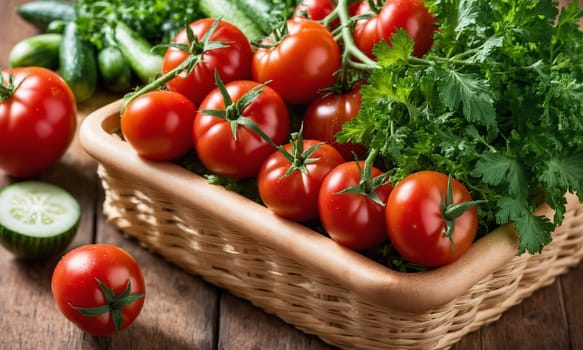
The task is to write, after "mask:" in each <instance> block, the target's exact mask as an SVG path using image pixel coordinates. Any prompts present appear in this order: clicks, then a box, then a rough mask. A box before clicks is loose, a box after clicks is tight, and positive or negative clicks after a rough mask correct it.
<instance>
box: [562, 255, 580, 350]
mask: <svg viewBox="0 0 583 350" xmlns="http://www.w3.org/2000/svg"><path fill="white" fill-rule="evenodd" d="M560 281H561V286H562V292H563V296H564V300H565V302H564V309H565V313H566V318H567V324H568V326H567V330H568V333H569V342H570V346H571V349H583V264H579V265H578V266H576V267H575V268H573V269H572V270H571V271H570V272H569V274H567V275H565V276H562V277H561V279H560Z"/></svg>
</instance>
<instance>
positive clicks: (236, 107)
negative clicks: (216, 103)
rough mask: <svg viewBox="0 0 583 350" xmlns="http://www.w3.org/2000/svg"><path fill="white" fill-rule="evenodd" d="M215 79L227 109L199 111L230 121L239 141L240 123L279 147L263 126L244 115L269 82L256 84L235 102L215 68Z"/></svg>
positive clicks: (234, 134)
mask: <svg viewBox="0 0 583 350" xmlns="http://www.w3.org/2000/svg"><path fill="white" fill-rule="evenodd" d="M215 81H216V83H217V88H218V89H219V91H220V92H221V95H222V96H223V101H224V103H225V109H203V110H200V111H199V113H204V114H208V115H211V116H213V117H217V118H221V119H224V120H226V121H227V122H229V124H231V132H232V133H233V140H235V141H237V128H239V126H240V125H243V126H246V127H248V128H249V129H251V130H253V131H254V132H255V133H257V134H258V135H259V136H261V138H262V139H264V140H265V141H267V142H268V143H269V144H270V145H272V146H273V147H276V148H277V145H276V144H275V143H274V142H273V140H272V139H271V138H270V137H269V136H267V134H265V133H264V132H263V130H261V128H260V127H259V126H258V125H257V124H256V123H255V122H254V121H253V120H251V119H249V118H247V117H245V116H244V115H243V110H244V109H245V108H246V107H247V106H249V105H250V104H251V103H252V102H253V101H255V100H256V99H257V98H258V97H259V95H261V94H262V93H263V90H262V89H263V87H265V86H266V85H267V83H264V84H259V85H257V86H254V87H253V88H252V89H250V90H249V91H247V92H246V93H245V94H244V95H243V96H241V98H240V99H238V100H237V101H236V102H233V99H232V98H231V96H230V95H229V91H227V88H226V87H225V84H224V83H223V81H222V80H221V77H220V76H219V73H218V72H217V71H216V70H215Z"/></svg>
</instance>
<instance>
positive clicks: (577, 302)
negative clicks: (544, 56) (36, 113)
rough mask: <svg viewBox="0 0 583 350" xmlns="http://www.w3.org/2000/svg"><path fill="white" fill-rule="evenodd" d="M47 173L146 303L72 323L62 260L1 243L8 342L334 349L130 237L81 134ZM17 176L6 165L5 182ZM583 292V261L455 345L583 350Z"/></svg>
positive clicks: (93, 103)
mask: <svg viewBox="0 0 583 350" xmlns="http://www.w3.org/2000/svg"><path fill="white" fill-rule="evenodd" d="M24 2H26V0H4V1H1V2H0V13H1V14H2V22H3V24H4V28H10V30H8V31H6V32H4V34H3V36H2V37H1V38H0V67H7V66H8V53H9V51H10V49H11V48H12V46H13V45H14V44H15V43H16V42H17V41H19V40H21V39H23V38H25V37H27V36H29V35H32V34H34V33H36V29H34V28H33V27H32V26H30V25H28V24H27V23H26V22H24V21H22V20H21V19H20V18H18V16H16V15H15V12H14V11H15V7H16V5H17V4H21V3H24ZM579 2H580V4H583V1H582V0H580V1H579ZM115 98H117V97H116V96H114V95H111V94H106V93H100V94H99V95H98V96H97V98H95V99H92V100H90V101H89V102H87V103H84V104H81V105H79V111H80V113H79V121H82V119H83V118H84V115H86V113H87V112H88V111H91V110H93V109H95V108H97V107H98V106H101V105H103V104H106V103H107V102H109V101H111V100H113V99H115ZM39 179H41V180H45V181H48V182H52V183H55V184H58V185H60V186H62V187H64V188H66V189H67V190H69V191H70V192H71V193H73V195H74V196H75V197H76V198H77V199H78V200H79V201H80V203H81V205H82V209H83V217H82V223H81V226H80V228H79V231H78V234H77V236H76V238H75V240H74V242H73V243H72V245H71V247H75V246H79V245H82V244H86V243H89V242H92V240H93V237H94V235H97V241H99V242H107V243H113V244H117V245H120V246H121V247H123V248H124V249H127V250H128V251H129V252H130V253H132V254H133V255H134V256H135V257H136V259H137V260H138V262H139V263H140V265H141V266H142V268H143V270H144V274H145V276H146V281H147V288H148V289H147V293H148V294H147V300H146V305H145V307H144V310H143V312H142V314H141V315H140V317H139V318H138V319H137V320H136V323H135V324H134V325H132V327H130V328H129V329H128V330H127V331H125V332H123V333H121V334H119V335H117V336H114V337H91V336H89V335H86V334H84V333H82V332H81V331H79V330H78V329H77V328H76V327H75V326H74V325H73V324H71V323H70V322H69V321H67V320H66V319H65V318H64V317H63V316H62V315H61V314H60V312H59V311H58V309H57V307H56V305H55V304H54V302H53V300H52V296H51V293H50V277H51V273H52V269H53V267H54V265H55V264H56V262H57V259H58V258H54V259H50V260H48V261H43V262H25V261H21V260H18V259H14V258H13V257H12V256H11V255H10V253H8V252H6V251H5V250H4V249H3V248H2V247H0V271H1V272H0V295H1V296H2V298H0V329H1V330H2V335H1V336H0V349H25V350H26V349H117V348H121V349H146V348H156V349H181V348H188V349H203V350H206V349H217V348H218V349H242V350H245V349H258V350H260V349H261V350H270V349H277V350H279V349H288V350H296V349H308V350H328V349H333V347H330V346H329V345H327V344H325V343H323V342H321V341H320V340H319V339H317V338H316V337H314V336H311V335H306V334H304V333H302V332H300V331H298V330H296V329H295V328H294V327H293V326H291V325H288V324H286V323H284V322H283V321H281V320H279V319H278V318H276V317H274V316H271V315H268V314H265V313H264V312H263V311H261V310H260V309H258V308H256V307H254V306H253V305H251V304H250V303H249V302H247V301H244V300H241V299H239V298H236V297H234V296H232V295H231V294H229V293H228V292H225V291H222V290H220V289H218V288H216V287H214V286H212V285H210V284H208V283H206V282H204V281H202V280H200V279H199V278H198V277H196V276H192V275H189V274H187V273H184V272H182V271H181V270H179V269H177V268H176V267H174V266H173V265H171V264H169V263H167V262H165V261H164V260H163V259H162V258H160V257H158V256H156V255H154V254H151V253H149V252H148V251H146V250H145V249H142V248H141V247H140V246H139V244H138V243H137V242H135V241H133V240H129V239H126V238H125V237H123V236H122V235H121V234H120V233H119V232H117V231H116V230H115V229H114V228H113V227H112V226H111V225H110V224H108V223H107V222H105V220H104V218H103V216H102V215H101V212H100V206H99V204H100V203H101V201H102V197H100V196H101V195H102V193H101V192H100V188H99V183H98V182H97V178H96V174H95V163H94V162H93V161H92V160H91V159H89V158H88V156H87V155H86V154H85V153H84V152H83V151H82V149H81V148H80V145H79V143H78V139H77V138H76V139H75V141H74V142H73V145H72V146H71V148H70V149H69V151H68V152H67V154H66V155H65V156H64V157H63V159H62V160H61V161H60V162H59V163H58V164H57V165H55V166H54V167H53V168H51V169H49V170H48V171H47V172H46V173H44V174H42V175H41V176H40V177H39ZM13 181H16V179H12V178H9V177H6V176H5V175H3V174H2V173H1V172H0V188H1V187H3V186H5V185H6V184H8V183H10V182H13ZM581 290H583V264H579V266H578V267H576V268H574V269H573V270H571V271H570V273H569V274H568V275H565V276H562V277H561V278H560V279H559V280H558V281H557V282H555V283H554V284H552V285H551V286H549V287H547V288H544V289H542V290H540V291H538V292H537V293H535V294H534V295H533V296H531V297H530V298H528V299H526V300H525V301H523V302H522V303H521V304H520V305H518V306H515V307H514V308H512V309H510V310H508V311H507V312H506V313H505V314H504V315H503V316H502V317H501V319H500V320H499V321H497V322H496V323H494V324H492V325H490V326H487V327H483V328H482V329H480V330H478V331H476V332H474V333H472V334H470V335H468V336H466V337H464V338H463V339H462V340H461V341H460V342H459V343H458V344H456V345H455V346H454V347H453V349H457V350H462V349H463V350H465V349H483V350H490V349H496V350H498V349H557V350H561V349H583V297H582V293H581Z"/></svg>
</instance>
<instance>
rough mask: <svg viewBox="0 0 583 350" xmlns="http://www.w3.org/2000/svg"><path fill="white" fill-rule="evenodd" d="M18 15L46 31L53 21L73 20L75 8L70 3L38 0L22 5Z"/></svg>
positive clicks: (55, 0)
mask: <svg viewBox="0 0 583 350" xmlns="http://www.w3.org/2000/svg"><path fill="white" fill-rule="evenodd" d="M16 13H17V14H18V15H19V16H20V17H21V18H22V19H24V20H25V21H27V22H29V23H31V24H33V25H34V26H36V27H37V28H39V29H40V30H42V31H45V30H46V29H47V26H48V25H49V23H51V22H52V21H55V20H60V21H65V22H69V21H71V20H73V19H74V18H75V7H74V5H73V4H72V3H71V2H68V1H62V0H37V1H31V2H27V3H25V4H22V5H20V6H19V7H18V8H16Z"/></svg>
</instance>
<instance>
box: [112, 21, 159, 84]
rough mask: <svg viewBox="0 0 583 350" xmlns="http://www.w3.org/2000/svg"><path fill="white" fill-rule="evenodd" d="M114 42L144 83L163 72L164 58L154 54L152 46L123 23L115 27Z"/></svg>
mask: <svg viewBox="0 0 583 350" xmlns="http://www.w3.org/2000/svg"><path fill="white" fill-rule="evenodd" d="M114 41H115V43H116V45H117V47H118V48H119V50H120V51H121V53H122V54H123V56H124V57H125V59H126V60H127V62H128V64H129V65H130V67H131V68H132V71H133V72H134V73H136V75H137V77H138V78H139V79H140V80H141V81H142V82H144V83H148V82H150V81H152V80H153V79H154V78H156V76H157V75H158V74H160V72H161V71H162V56H161V55H158V54H156V53H154V52H152V45H151V44H150V43H149V42H148V41H147V40H146V39H144V38H143V37H141V36H140V35H139V34H138V33H136V32H135V31H133V30H132V29H130V27H128V26H127V25H126V24H124V23H123V22H118V23H117V24H116V26H115V32H114Z"/></svg>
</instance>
